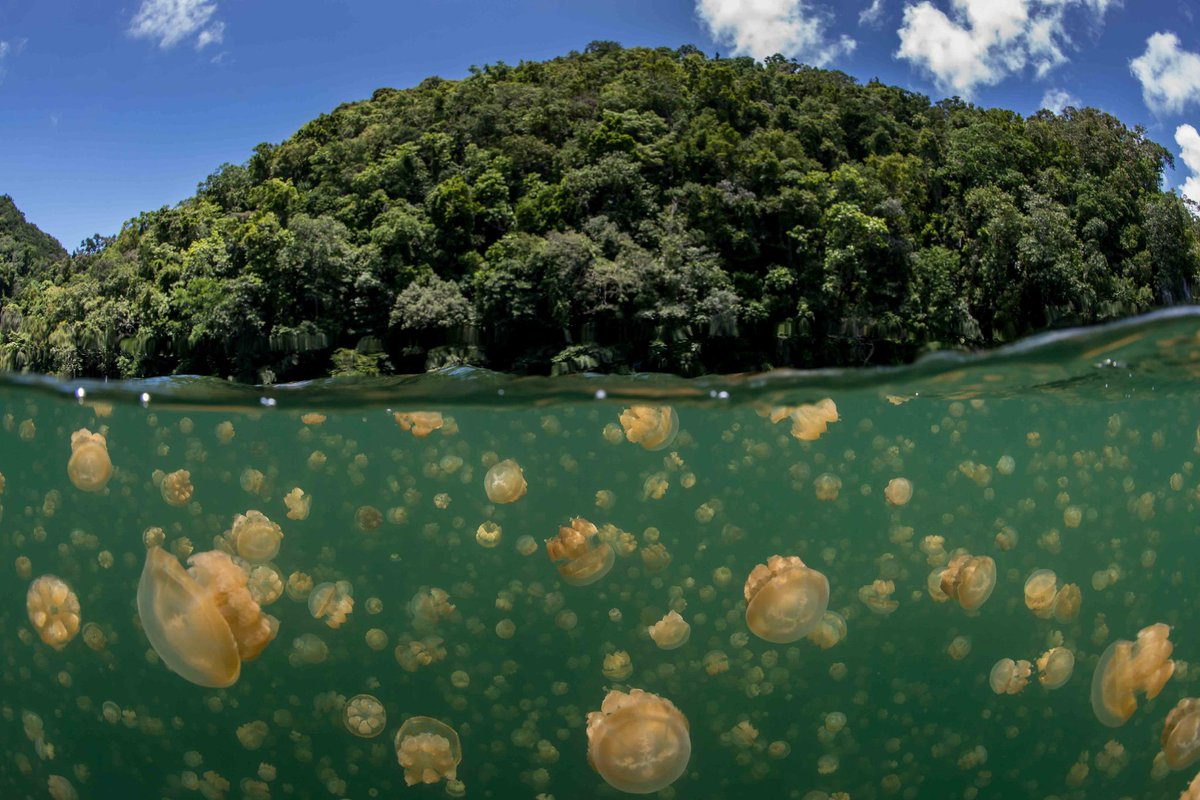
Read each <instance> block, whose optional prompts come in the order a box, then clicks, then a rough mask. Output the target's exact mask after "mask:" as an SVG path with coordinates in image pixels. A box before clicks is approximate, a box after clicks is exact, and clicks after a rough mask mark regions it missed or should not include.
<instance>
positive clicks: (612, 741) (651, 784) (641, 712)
mask: <svg viewBox="0 0 1200 800" xmlns="http://www.w3.org/2000/svg"><path fill="white" fill-rule="evenodd" d="M587 738H588V763H589V764H591V766H592V768H593V769H595V770H596V771H597V772H599V773H600V777H602V778H604V781H605V782H606V783H607V784H608V785H609V786H612V787H613V788H614V789H617V790H618V791H622V792H628V793H630V794H651V793H652V792H657V791H659V790H660V789H665V788H666V787H668V786H670V785H671V784H672V783H674V782H675V781H676V780H677V779H678V778H679V776H680V775H682V774H683V772H684V770H685V769H687V765H688V760H689V759H690V758H691V754H692V739H691V734H690V733H689V732H688V721H687V717H685V716H684V715H683V714H682V713H681V712H680V711H679V709H678V708H676V707H675V705H674V704H673V703H672V702H671V701H670V700H667V699H666V698H663V697H659V696H658V695H655V694H651V693H649V692H644V691H642V690H641V689H632V690H630V691H629V693H628V694H627V693H625V692H622V691H618V690H616V689H614V690H612V691H610V692H609V693H608V694H607V695H605V697H604V701H603V702H602V703H601V704H600V710H599V711H593V712H591V713H589V714H588V716H587Z"/></svg>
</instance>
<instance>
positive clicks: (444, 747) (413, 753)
mask: <svg viewBox="0 0 1200 800" xmlns="http://www.w3.org/2000/svg"><path fill="white" fill-rule="evenodd" d="M396 760H397V761H399V762H400V766H401V767H403V768H404V783H405V784H407V785H408V786H413V785H414V784H418V783H437V782H438V781H440V780H443V779H445V780H448V781H451V780H455V779H457V778H458V764H459V762H460V761H462V744H461V742H459V739H458V734H457V733H455V732H454V729H453V728H451V727H450V726H449V725H447V724H446V723H444V722H440V721H438V720H436V719H433V718H432V717H409V718H408V719H406V720H405V721H404V724H403V725H401V726H400V730H398V731H396Z"/></svg>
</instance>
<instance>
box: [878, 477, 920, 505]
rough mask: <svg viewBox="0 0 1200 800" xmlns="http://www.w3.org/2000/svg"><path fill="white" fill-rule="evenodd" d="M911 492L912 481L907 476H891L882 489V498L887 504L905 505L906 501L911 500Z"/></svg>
mask: <svg viewBox="0 0 1200 800" xmlns="http://www.w3.org/2000/svg"><path fill="white" fill-rule="evenodd" d="M912 493H913V487H912V481H910V480H909V479H908V478H892V479H891V480H890V481H888V485H887V488H885V489H884V490H883V496H884V498H885V499H886V500H887V502H888V505H892V506H903V505H907V504H908V501H909V500H912Z"/></svg>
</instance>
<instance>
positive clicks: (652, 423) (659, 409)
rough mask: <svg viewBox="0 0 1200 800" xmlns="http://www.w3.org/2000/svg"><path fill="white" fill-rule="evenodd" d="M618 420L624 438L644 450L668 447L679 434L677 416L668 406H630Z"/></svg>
mask: <svg viewBox="0 0 1200 800" xmlns="http://www.w3.org/2000/svg"><path fill="white" fill-rule="evenodd" d="M620 419H621V427H622V428H624V429H625V438H626V439H628V440H629V441H631V442H633V443H634V444H640V445H641V446H642V447H643V448H645V449H646V450H662V449H663V448H665V447H670V446H671V443H672V442H674V441H675V436H676V435H677V434H678V433H679V415H678V414H676V413H675V409H673V408H671V407H670V406H631V407H630V408H627V409H625V410H624V411H622V412H621V417H620Z"/></svg>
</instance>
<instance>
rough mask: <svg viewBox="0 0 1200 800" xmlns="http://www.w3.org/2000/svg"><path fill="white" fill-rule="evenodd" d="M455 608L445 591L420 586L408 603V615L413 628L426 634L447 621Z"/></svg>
mask: <svg viewBox="0 0 1200 800" xmlns="http://www.w3.org/2000/svg"><path fill="white" fill-rule="evenodd" d="M454 609H455V606H454V604H453V603H451V602H450V595H449V594H448V593H447V592H446V590H445V589H439V588H438V587H436V586H434V587H428V586H422V587H421V588H420V589H418V590H417V593H416V594H414V595H413V596H412V599H411V600H409V601H408V613H409V614H410V615H412V621H413V627H414V628H416V629H417V630H418V631H421V632H422V633H428V632H429V631H432V630H433V629H434V628H436V627H437V626H438V624H439V623H441V621H442V620H444V619H449V618H450V616H451V615H452V614H453V613H454Z"/></svg>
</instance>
